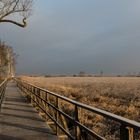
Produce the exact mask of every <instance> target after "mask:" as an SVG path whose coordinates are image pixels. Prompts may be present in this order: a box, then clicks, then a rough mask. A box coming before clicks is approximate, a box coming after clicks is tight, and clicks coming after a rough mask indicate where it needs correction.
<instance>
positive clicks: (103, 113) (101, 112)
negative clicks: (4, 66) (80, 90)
mask: <svg viewBox="0 0 140 140" xmlns="http://www.w3.org/2000/svg"><path fill="white" fill-rule="evenodd" d="M15 80H16V82H17V83H18V84H20V85H23V84H24V86H25V85H26V86H29V87H32V88H34V89H38V91H39V92H40V91H43V93H47V94H50V95H53V96H55V97H57V98H58V99H62V100H64V101H67V102H69V103H71V104H73V105H75V107H76V108H82V109H85V110H87V111H90V112H93V113H96V114H97V115H101V116H103V117H105V118H108V119H110V120H113V121H116V122H118V123H120V124H121V126H123V127H122V128H124V129H126V128H127V127H130V128H132V129H134V130H137V131H139V130H140V123H139V122H136V121H133V120H130V119H127V118H124V117H121V116H118V115H116V114H113V113H110V112H108V111H105V110H102V109H98V108H95V107H91V106H89V105H86V104H83V103H80V102H77V101H74V100H71V99H69V98H67V97H64V96H62V95H59V94H57V93H54V92H51V91H48V90H46V89H43V88H40V87H38V86H35V85H33V84H31V83H29V82H27V81H25V80H19V79H15ZM26 86H25V87H24V88H26V89H27V90H28V88H27V87H26ZM33 94H35V96H36V97H38V98H40V99H41V97H39V96H38V95H36V93H33ZM41 100H43V101H44V102H45V100H44V99H41ZM46 103H47V102H46ZM47 104H49V105H50V106H51V107H52V108H54V109H55V110H56V111H58V112H59V113H61V114H63V115H64V116H65V117H67V118H68V119H72V118H71V117H70V116H68V114H65V113H64V112H62V110H59V109H58V108H56V107H55V106H53V105H52V104H50V103H47ZM52 119H53V118H52ZM74 123H75V124H76V125H77V126H79V127H82V128H83V127H84V129H85V130H87V131H88V132H89V131H91V130H89V129H88V128H86V127H85V126H82V124H80V123H79V122H78V121H77V120H75V121H74ZM91 133H92V132H91ZM91 133H90V134H91ZM97 137H98V136H97ZM123 138H124V137H123ZM123 138H122V139H123ZM101 139H103V138H101Z"/></svg>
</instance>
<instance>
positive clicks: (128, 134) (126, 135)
mask: <svg viewBox="0 0 140 140" xmlns="http://www.w3.org/2000/svg"><path fill="white" fill-rule="evenodd" d="M120 140H134V130H133V128H130V127H126V126H125V125H121V127H120Z"/></svg>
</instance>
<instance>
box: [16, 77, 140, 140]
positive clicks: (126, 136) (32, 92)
mask: <svg viewBox="0 0 140 140" xmlns="http://www.w3.org/2000/svg"><path fill="white" fill-rule="evenodd" d="M15 81H16V82H17V86H18V87H19V89H20V90H21V91H22V92H24V93H26V95H27V96H28V97H29V98H30V99H31V102H32V104H33V105H34V106H35V107H37V108H39V110H41V112H43V113H44V114H45V115H47V116H48V117H49V118H50V119H51V120H52V121H53V122H54V123H55V125H56V133H57V134H58V128H59V129H60V130H61V131H63V133H65V135H67V137H68V138H70V139H72V140H79V139H81V140H88V139H90V140H92V139H97V140H105V138H104V137H103V136H100V135H99V134H97V133H95V132H94V131H92V130H91V129H89V128H88V127H87V126H85V125H84V124H82V123H81V121H80V119H79V118H80V116H79V111H80V109H84V110H86V111H88V112H90V113H94V114H97V115H100V116H102V117H104V118H105V119H107V120H111V121H114V122H115V123H117V124H119V136H118V137H119V139H120V140H139V131H140V123H138V122H136V121H132V120H129V119H126V118H124V117H121V116H118V115H115V114H112V113H110V112H107V111H104V110H101V109H98V108H95V107H91V106H88V105H85V104H82V103H79V102H77V101H74V100H71V99H69V98H67V97H64V96H61V95H58V94H56V93H54V92H50V91H48V90H46V89H43V88H40V87H37V86H35V85H33V84H31V83H28V82H26V81H22V80H20V79H15ZM50 97H51V98H50ZM63 102H67V103H68V104H71V105H73V106H74V116H71V115H69V113H66V112H64V111H63V109H61V107H60V104H63ZM48 108H51V110H53V112H54V113H51V112H50V111H49V109H48ZM59 115H62V116H63V117H64V118H65V119H66V120H69V121H70V122H71V123H72V124H73V126H74V133H71V132H70V131H69V129H67V128H65V127H64V126H63V125H62V124H61V123H60V120H59V118H58V116H59ZM83 133H84V134H86V136H85V135H84V136H83V135H82V134H83ZM88 137H89V138H88Z"/></svg>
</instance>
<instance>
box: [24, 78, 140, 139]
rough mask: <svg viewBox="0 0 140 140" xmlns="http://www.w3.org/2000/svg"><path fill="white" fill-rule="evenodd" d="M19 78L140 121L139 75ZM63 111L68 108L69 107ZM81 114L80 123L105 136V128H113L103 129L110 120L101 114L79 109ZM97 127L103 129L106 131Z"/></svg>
mask: <svg viewBox="0 0 140 140" xmlns="http://www.w3.org/2000/svg"><path fill="white" fill-rule="evenodd" d="M22 78H23V79H24V80H27V81H29V82H31V83H33V84H35V85H38V86H40V87H43V88H46V89H48V90H50V91H54V92H57V93H58V94H61V95H64V96H66V97H68V98H71V99H74V100H77V101H79V102H82V103H85V104H88V105H91V106H93V107H97V108H100V109H104V110H107V111H109V112H112V113H115V114H117V115H121V116H123V117H126V118H129V119H132V120H135V121H138V122H140V117H139V115H140V110H139V108H140V102H139V101H140V78H138V77H88V78H86V77H79V78H78V77H65V78H62V77H61V78H57V77H56V78H53V77H51V78H44V77H22ZM66 107H67V106H65V108H66ZM65 110H70V106H69V107H67V109H65ZM81 117H82V118H84V119H82V123H84V124H85V125H87V126H88V127H89V128H92V129H94V130H95V131H96V132H98V133H101V134H102V135H104V136H106V137H107V133H108V132H107V131H109V130H108V129H111V130H112V129H113V127H114V126H112V128H110V127H109V128H106V125H107V124H109V123H111V124H112V122H109V121H105V120H104V118H103V117H101V116H99V115H95V114H93V113H92V114H91V113H89V112H87V113H86V112H81ZM101 122H102V123H101ZM95 124H96V127H95ZM100 128H105V129H106V131H102V130H105V129H100ZM116 129H117V128H116ZM114 132H115V130H114V131H113V133H114Z"/></svg>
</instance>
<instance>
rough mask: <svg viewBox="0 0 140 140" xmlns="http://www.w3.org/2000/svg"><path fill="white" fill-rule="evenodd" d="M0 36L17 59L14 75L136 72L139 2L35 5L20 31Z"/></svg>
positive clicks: (47, 1) (4, 30) (139, 64)
mask: <svg viewBox="0 0 140 140" xmlns="http://www.w3.org/2000/svg"><path fill="white" fill-rule="evenodd" d="M11 26H12V27H11ZM0 31H1V32H0V36H1V40H4V41H6V42H7V43H8V44H9V45H11V46H13V48H14V50H15V52H16V53H18V54H19V55H20V57H19V58H18V65H17V73H19V74H48V73H49V74H63V73H65V74H73V73H78V72H79V71H86V72H89V73H99V72H100V71H101V70H103V71H104V73H106V74H112V73H114V74H120V73H122V74H123V73H127V72H139V71H140V61H139V60H140V55H139V52H140V39H139V37H140V1H139V0H134V1H132V0H123V1H121V0H117V1H112V0H106V1H98V0H76V1H75V0H68V1H66V0H59V1H56V0H41V1H36V2H35V4H34V11H33V15H32V17H31V18H30V21H29V26H28V27H27V28H26V29H21V28H17V27H15V26H13V25H8V24H6V25H5V24H1V26H0Z"/></svg>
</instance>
